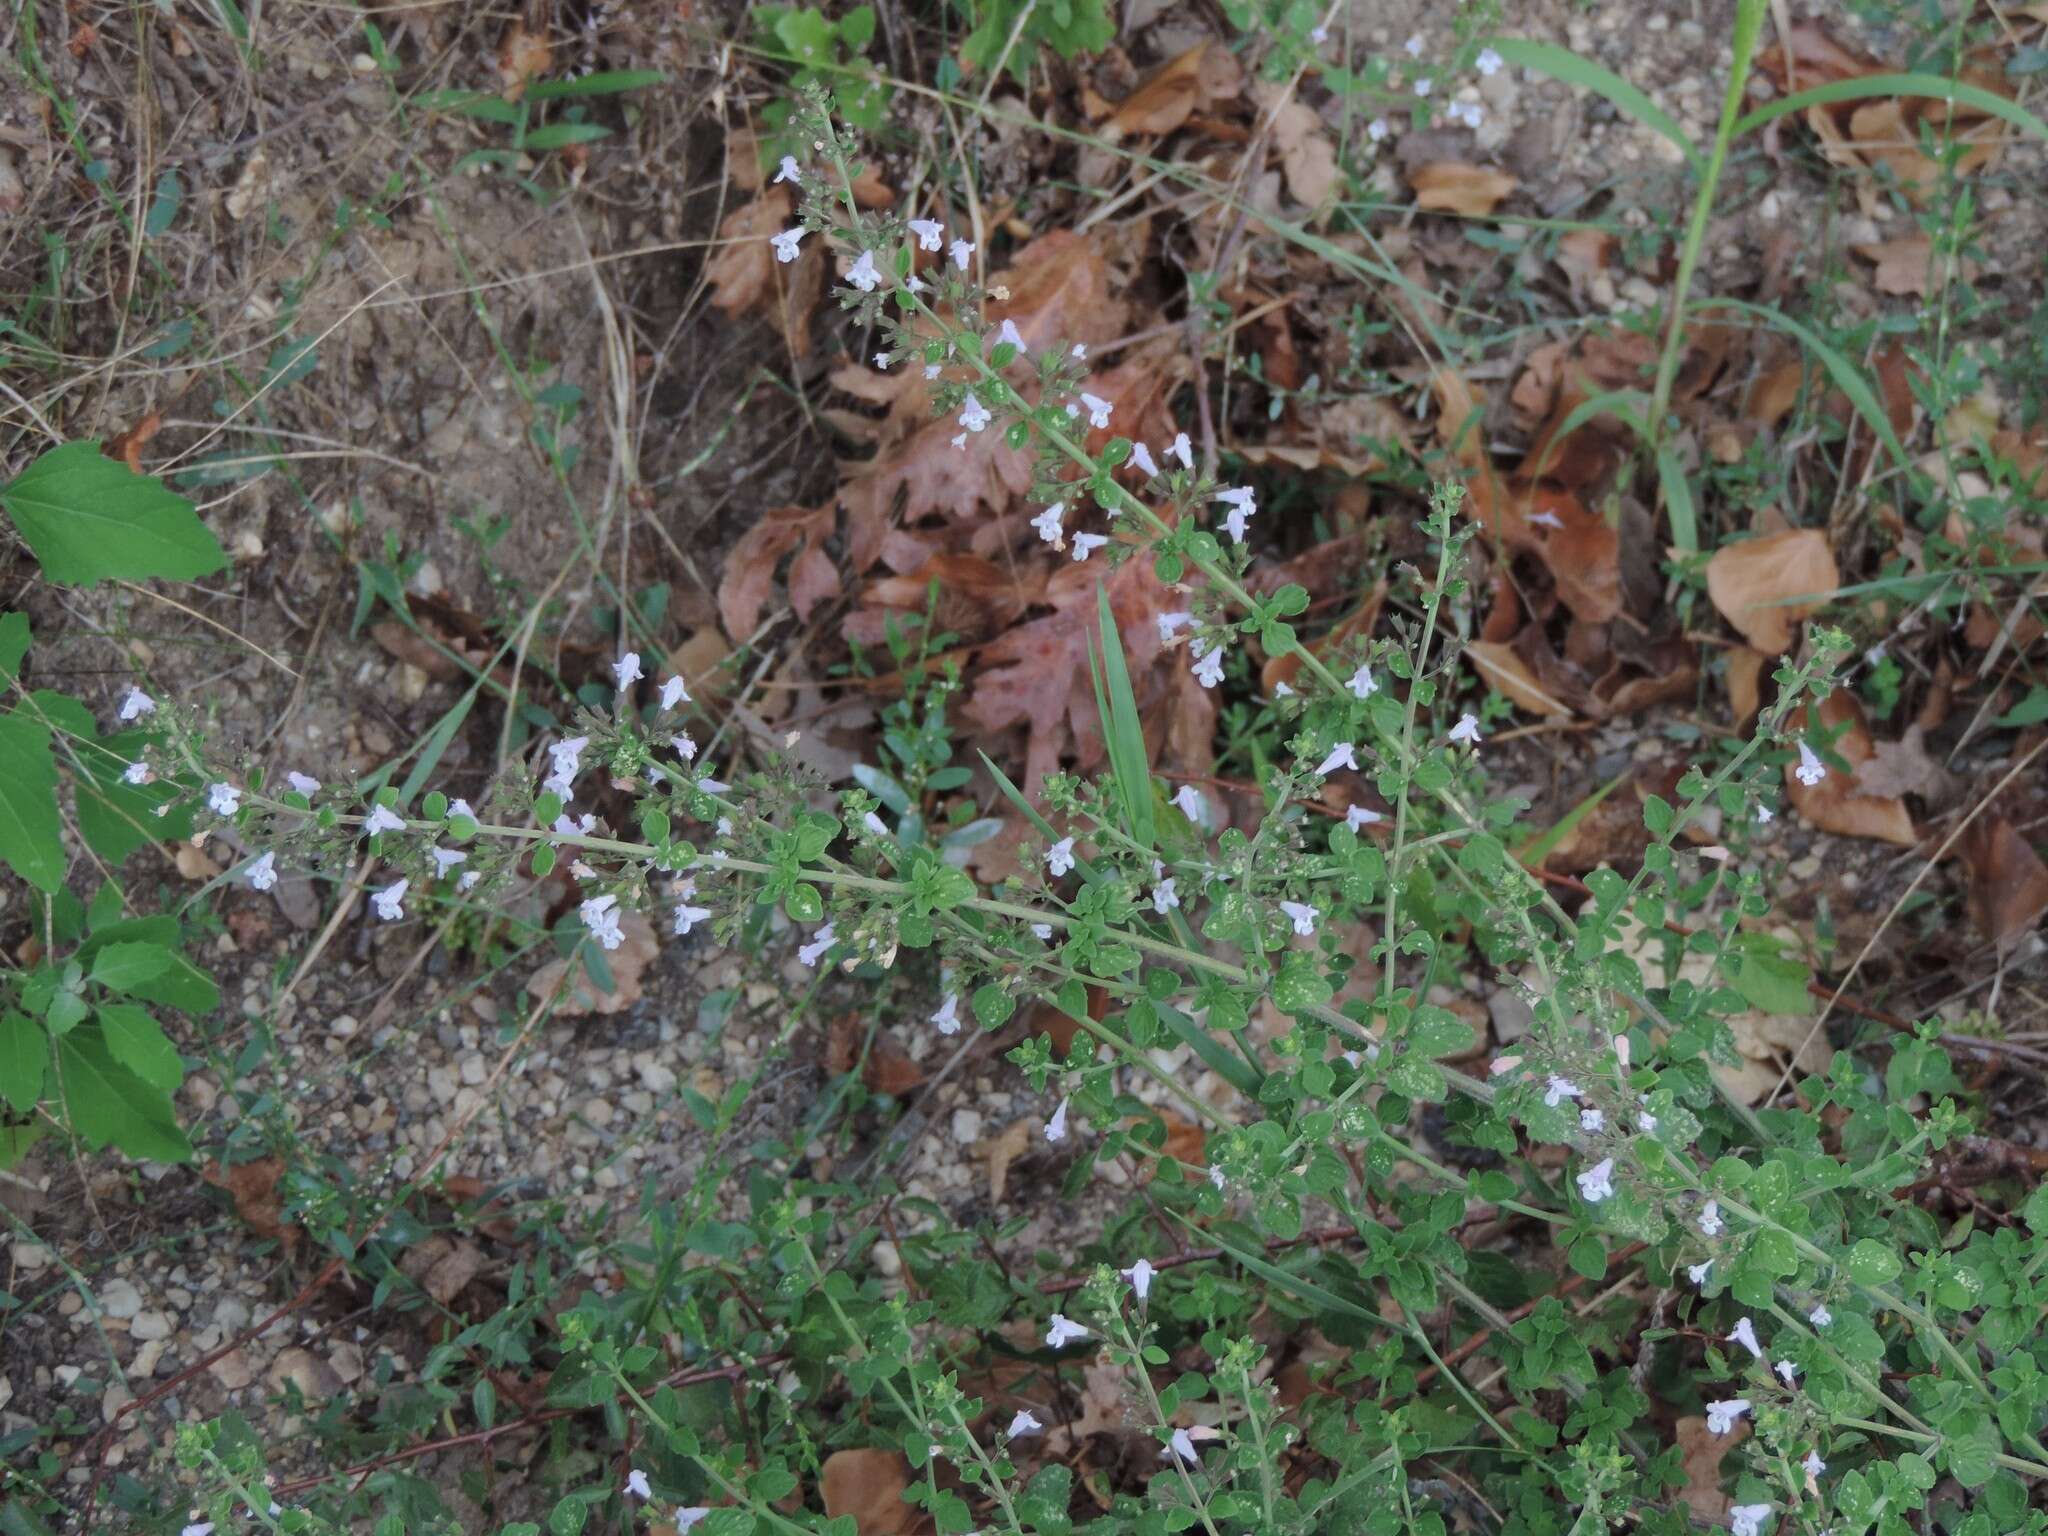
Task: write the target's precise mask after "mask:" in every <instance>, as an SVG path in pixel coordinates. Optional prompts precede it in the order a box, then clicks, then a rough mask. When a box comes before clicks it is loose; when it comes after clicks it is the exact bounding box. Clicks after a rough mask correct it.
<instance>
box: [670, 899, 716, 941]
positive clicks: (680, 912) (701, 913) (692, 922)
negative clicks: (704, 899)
mask: <svg viewBox="0 0 2048 1536" xmlns="http://www.w3.org/2000/svg"><path fill="white" fill-rule="evenodd" d="M710 916H711V909H710V908H709V907H693V906H690V905H689V904H688V903H683V904H681V905H679V906H677V908H676V924H675V933H676V937H678V938H681V937H682V936H683V935H684V934H687V933H688V932H689V931H690V930H691V929H692V928H694V927H696V926H697V924H699V923H701V922H703V921H705V919H707V918H709V917H710Z"/></svg>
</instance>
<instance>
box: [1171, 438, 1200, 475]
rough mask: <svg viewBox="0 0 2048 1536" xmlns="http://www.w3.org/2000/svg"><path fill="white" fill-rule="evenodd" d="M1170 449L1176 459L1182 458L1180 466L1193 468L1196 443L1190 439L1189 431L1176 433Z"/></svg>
mask: <svg viewBox="0 0 2048 1536" xmlns="http://www.w3.org/2000/svg"><path fill="white" fill-rule="evenodd" d="M1168 451H1169V452H1170V453H1172V455H1173V456H1174V457H1175V458H1176V459H1179V460H1180V467H1181V468H1182V469H1193V468H1194V467H1195V445H1194V444H1193V443H1190V442H1189V441H1188V435H1187V433H1185V432H1176V433H1174V434H1173V443H1172V445H1171V446H1170V448H1169V449H1168Z"/></svg>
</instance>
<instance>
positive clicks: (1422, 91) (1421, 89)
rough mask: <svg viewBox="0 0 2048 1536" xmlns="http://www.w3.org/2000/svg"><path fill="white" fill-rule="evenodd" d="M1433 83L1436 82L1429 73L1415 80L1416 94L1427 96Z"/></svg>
mask: <svg viewBox="0 0 2048 1536" xmlns="http://www.w3.org/2000/svg"><path fill="white" fill-rule="evenodd" d="M1433 84H1435V82H1434V81H1432V80H1431V79H1430V78H1429V77H1428V76H1427V75H1424V76H1423V77H1422V78H1421V79H1420V80H1418V81H1416V82H1415V94H1416V95H1418V96H1427V95H1428V94H1429V91H1430V87H1431V86H1432V85H1433Z"/></svg>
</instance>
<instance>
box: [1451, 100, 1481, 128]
mask: <svg viewBox="0 0 2048 1536" xmlns="http://www.w3.org/2000/svg"><path fill="white" fill-rule="evenodd" d="M1451 110H1452V112H1453V113H1455V114H1456V115H1457V116H1458V117H1461V118H1462V119H1464V123H1465V126H1466V127H1467V128H1470V129H1472V130H1473V131H1475V132H1477V131H1478V128H1479V125H1480V124H1481V123H1482V122H1484V121H1485V120H1486V109H1485V108H1484V107H1482V106H1480V105H1479V103H1478V102H1476V101H1467V102H1461V103H1459V104H1458V105H1457V106H1455V107H1453V108H1452V109H1451Z"/></svg>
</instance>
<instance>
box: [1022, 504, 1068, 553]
mask: <svg viewBox="0 0 2048 1536" xmlns="http://www.w3.org/2000/svg"><path fill="white" fill-rule="evenodd" d="M1066 515H1067V509H1066V507H1065V506H1064V505H1060V506H1052V507H1047V508H1046V509H1045V510H1044V511H1043V512H1041V513H1039V514H1038V516H1036V517H1034V518H1033V519H1031V526H1032V527H1034V528H1036V529H1037V530H1038V536H1039V537H1040V538H1041V539H1043V540H1045V542H1046V543H1048V544H1057V543H1059V541H1060V519H1062V518H1063V517H1065V516H1066Z"/></svg>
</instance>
